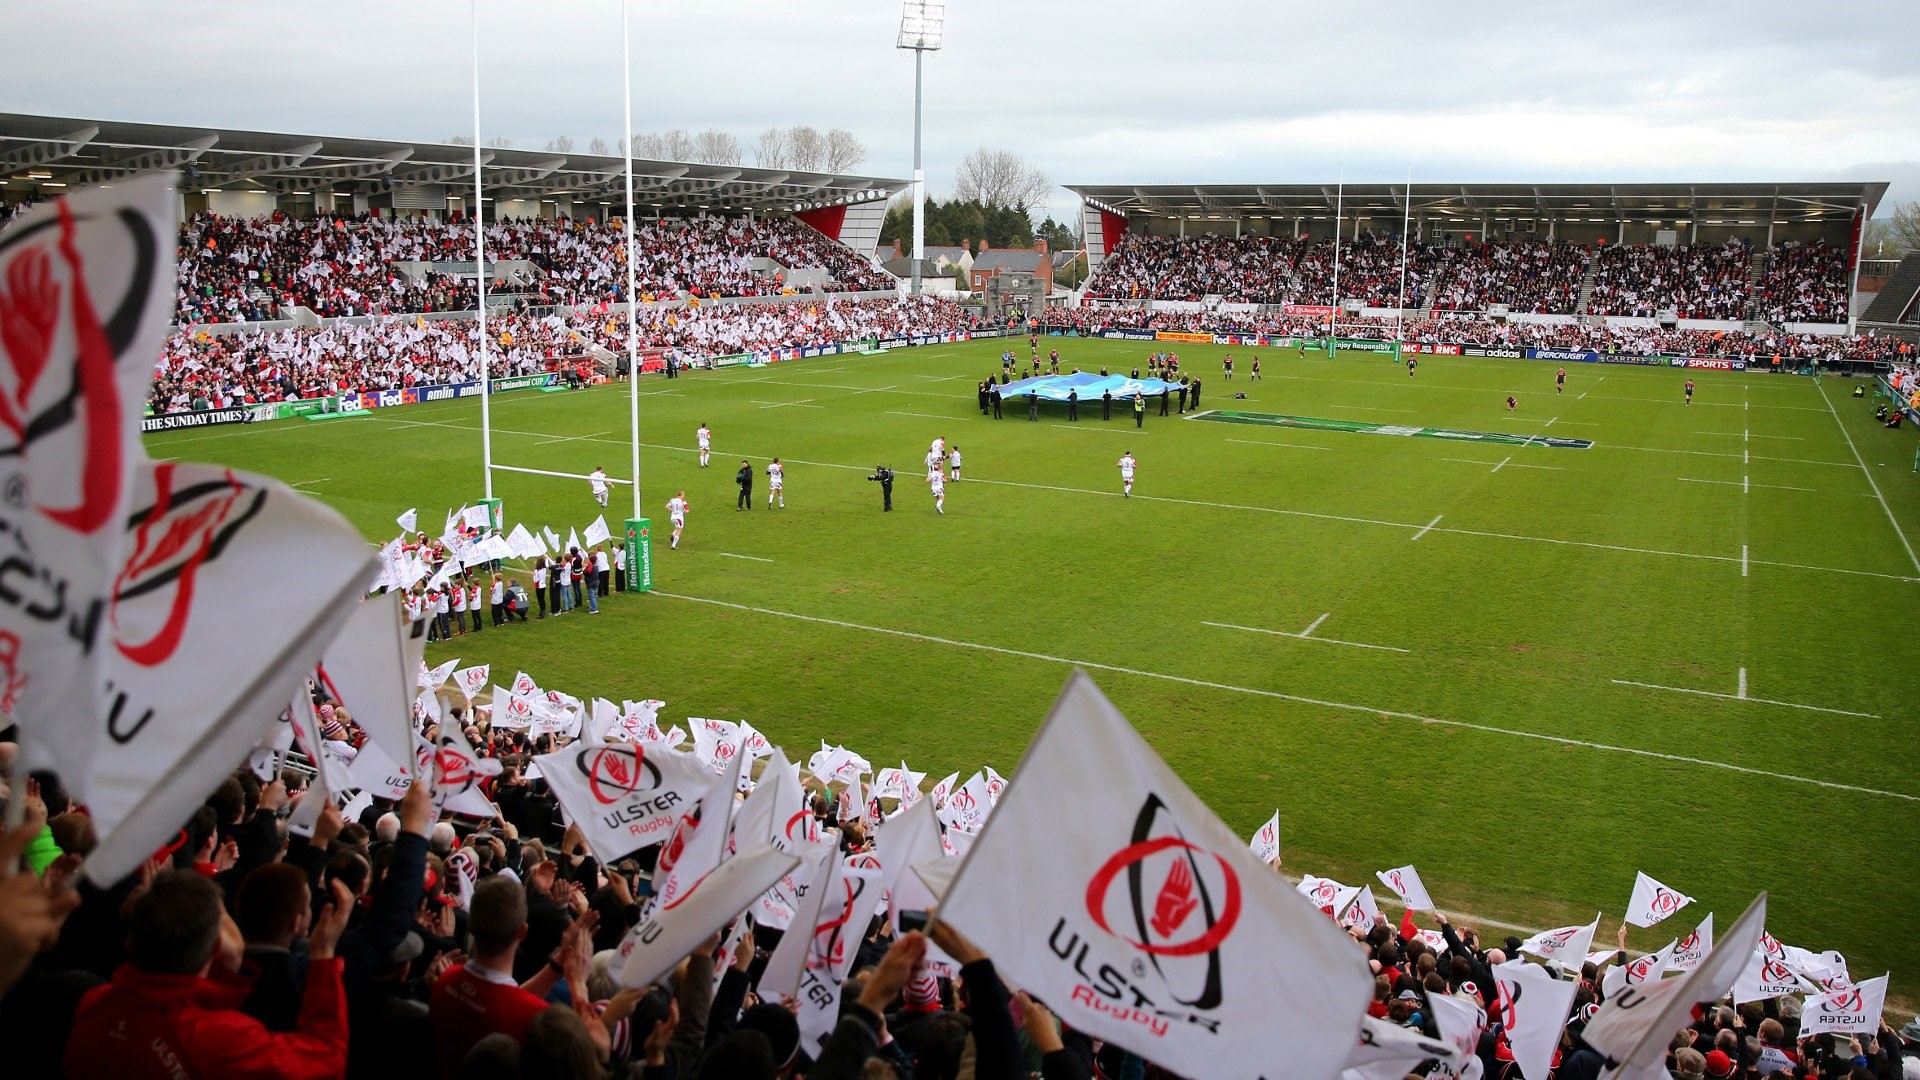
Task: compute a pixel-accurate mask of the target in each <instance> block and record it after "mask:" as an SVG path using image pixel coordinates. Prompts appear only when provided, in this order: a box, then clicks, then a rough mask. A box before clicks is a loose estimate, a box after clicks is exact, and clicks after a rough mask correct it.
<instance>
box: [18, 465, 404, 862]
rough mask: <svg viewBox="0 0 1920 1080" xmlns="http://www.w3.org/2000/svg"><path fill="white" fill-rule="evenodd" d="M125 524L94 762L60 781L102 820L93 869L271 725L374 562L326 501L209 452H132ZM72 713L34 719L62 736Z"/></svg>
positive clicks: (172, 824)
mask: <svg viewBox="0 0 1920 1080" xmlns="http://www.w3.org/2000/svg"><path fill="white" fill-rule="evenodd" d="M124 525H125V528H126V532H127V542H126V546H125V548H124V557H123V563H122V565H121V567H120V571H119V574H118V576H117V577H116V578H115V580H114V583H113V594H112V598H111V600H110V602H109V604H108V607H107V610H106V615H105V617H106V629H107V634H108V638H107V640H106V641H105V642H103V645H104V647H107V648H109V649H111V652H110V653H109V654H108V657H107V682H106V684H105V688H106V690H107V692H108V708H107V712H106V714H105V715H104V716H102V717H101V718H100V720H101V723H100V724H99V726H98V734H99V740H98V743H97V745H96V746H95V748H94V750H95V752H94V753H93V755H92V758H93V760H92V763H91V768H90V769H89V770H88V771H86V772H84V773H81V774H78V775H77V776H76V778H75V779H74V780H73V781H71V783H72V787H73V789H74V794H75V795H76V797H77V798H78V799H80V800H81V801H84V802H85V803H87V805H88V808H89V809H90V810H91V811H92V814H93V820H94V826H95V828H96V829H98V830H99V832H100V846H99V847H98V848H97V849H95V851H94V853H93V855H92V857H90V858H89V859H88V860H87V873H88V875H89V876H90V877H92V878H93V880H94V881H96V882H98V883H102V884H106V883H111V882H114V881H117V880H119V878H120V877H121V876H123V875H125V874H127V873H130V872H132V871H133V870H134V869H136V868H137V867H138V866H139V865H140V863H141V861H142V860H144V859H145V858H146V857H147V856H148V855H150V854H152V852H153V850H154V849H155V848H157V847H159V846H160V844H161V843H162V842H164V841H165V839H166V838H167V837H168V836H171V835H172V834H173V831H174V830H175V829H176V828H178V826H179V823H180V822H181V821H183V820H185V819H186V817H187V815H188V814H190V813H192V811H193V808H194V807H195V806H197V805H199V803H200V801H201V800H202V799H204V798H206V795H207V793H208V792H209V791H212V790H213V789H214V787H215V786H217V785H218V784H219V783H220V780H221V778H222V777H224V776H225V775H226V774H227V772H228V770H230V769H231V768H232V767H233V765H234V763H235V762H238V761H241V760H243V759H244V758H245V757H246V753H247V748H248V747H250V746H252V745H253V744H254V743H255V742H257V741H258V740H259V739H260V737H261V736H262V735H264V734H265V733H266V732H267V731H268V730H270V729H271V727H272V725H273V724H274V722H275V720H276V718H277V717H278V715H279V713H280V710H281V708H282V705H281V704H280V703H281V702H282V701H288V700H291V699H292V697H293V695H294V694H295V693H296V692H301V691H303V690H304V687H305V681H306V676H307V673H308V672H310V671H312V670H313V669H314V666H315V665H316V664H317V663H318V662H319V660H320V652H321V650H322V649H323V648H324V647H325V644H326V643H327V642H329V641H332V640H333V639H334V637H335V636H336V635H337V634H338V633H339V630H340V627H341V624H342V623H344V622H345V621H346V619H347V617H348V616H349V615H350V614H352V612H353V604H354V597H355V596H356V595H357V594H358V593H359V591H360V589H361V588H362V586H363V585H364V584H365V582H366V580H367V577H368V575H369V572H370V571H371V570H372V568H373V565H374V559H373V553H372V552H371V551H370V550H369V549H368V548H367V545H366V542H365V541H364V540H362V539H361V538H360V534H359V533H357V532H355V531H354V529H353V527H352V526H351V525H348V524H347V523H346V521H345V520H343V519H342V518H341V517H340V515H338V514H336V513H334V512H333V511H332V510H329V509H327V508H326V507H325V506H322V505H320V504H319V503H317V502H315V501H313V500H311V499H307V498H303V497H301V496H299V495H296V494H294V493H293V492H292V491H291V490H289V489H288V488H286V487H285V486H284V485H282V484H280V483H279V482H278V481H274V480H270V479H267V478H266V477H262V476H252V475H249V474H247V473H239V472H234V471H232V470H229V469H220V468H215V467H212V466H206V465H181V464H176V463H174V462H161V463H159V464H153V463H143V464H142V465H141V467H140V468H139V469H138V470H137V472H136V479H135V484H134V489H133V506H132V509H131V511H130V512H129V514H128V515H127V518H126V520H125V522H124ZM289 565H294V566H298V567H299V568H300V572H299V573H298V574H294V575H288V574H286V573H285V569H286V567H287V566H289ZM262 581H273V582H275V586H274V598H273V604H272V605H271V607H266V606H259V605H255V606H251V607H248V606H244V605H243V606H240V607H236V606H235V605H234V604H233V603H232V600H233V598H234V597H238V596H246V595H249V594H251V593H253V592H255V591H257V590H258V588H259V585H260V582H262ZM268 701H271V702H272V704H271V705H269V706H266V707H264V708H263V707H262V705H261V703H262V702H268ZM82 726H83V725H79V724H64V725H61V726H60V727H58V728H56V729H53V730H51V731H48V732H45V733H44V734H45V735H46V736H49V737H53V738H58V739H60V740H63V741H64V740H65V739H66V738H67V737H68V734H69V732H71V731H73V730H76V729H78V728H80V727H82ZM123 826H124V828H123Z"/></svg>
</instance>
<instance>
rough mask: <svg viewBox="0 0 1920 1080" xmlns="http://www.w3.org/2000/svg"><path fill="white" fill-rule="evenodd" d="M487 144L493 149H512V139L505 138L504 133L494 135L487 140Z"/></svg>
mask: <svg viewBox="0 0 1920 1080" xmlns="http://www.w3.org/2000/svg"><path fill="white" fill-rule="evenodd" d="M487 145H488V146H490V147H492V148H494V149H495V150H511V149H513V140H512V139H509V138H507V137H506V136H505V135H495V136H494V137H493V138H491V139H488V140H487Z"/></svg>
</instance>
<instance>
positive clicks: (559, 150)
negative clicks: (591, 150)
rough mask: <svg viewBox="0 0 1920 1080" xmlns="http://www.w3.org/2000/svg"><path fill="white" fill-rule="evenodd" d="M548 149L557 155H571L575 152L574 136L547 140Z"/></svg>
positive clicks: (558, 136) (556, 136)
mask: <svg viewBox="0 0 1920 1080" xmlns="http://www.w3.org/2000/svg"><path fill="white" fill-rule="evenodd" d="M547 149H548V150H550V151H552V152H553V153H556V154H567V153H571V152H572V151H573V136H571V135H555V136H554V137H553V138H551V139H548V140H547Z"/></svg>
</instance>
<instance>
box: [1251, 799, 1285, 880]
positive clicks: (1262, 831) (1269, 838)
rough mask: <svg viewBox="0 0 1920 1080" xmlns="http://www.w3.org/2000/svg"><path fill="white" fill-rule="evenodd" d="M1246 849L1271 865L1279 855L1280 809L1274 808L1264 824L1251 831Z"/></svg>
mask: <svg viewBox="0 0 1920 1080" xmlns="http://www.w3.org/2000/svg"><path fill="white" fill-rule="evenodd" d="M1247 850H1249V851H1251V852H1253V857H1254V858H1256V859H1259V860H1260V861H1261V862H1263V863H1266V864H1267V865H1268V866H1272V865H1273V863H1274V860H1275V859H1278V858H1279V857H1280V811H1278V810H1275V811H1274V812H1273V816H1272V817H1270V818H1268V819H1267V823H1266V824H1265V825H1262V826H1260V827H1259V828H1258V829H1255V830H1254V831H1253V839H1252V840H1251V841H1249V842H1248V843H1247Z"/></svg>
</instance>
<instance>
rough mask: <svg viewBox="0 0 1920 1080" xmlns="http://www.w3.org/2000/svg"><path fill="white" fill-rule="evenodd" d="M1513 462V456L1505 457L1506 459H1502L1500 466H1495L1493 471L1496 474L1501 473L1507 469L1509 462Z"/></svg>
mask: <svg viewBox="0 0 1920 1080" xmlns="http://www.w3.org/2000/svg"><path fill="white" fill-rule="evenodd" d="M1512 460H1513V458H1512V456H1508V457H1504V458H1502V459H1500V464H1498V465H1495V466H1494V467H1493V471H1494V472H1499V471H1500V470H1501V469H1504V468H1506V467H1507V462H1509V461H1512Z"/></svg>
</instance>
